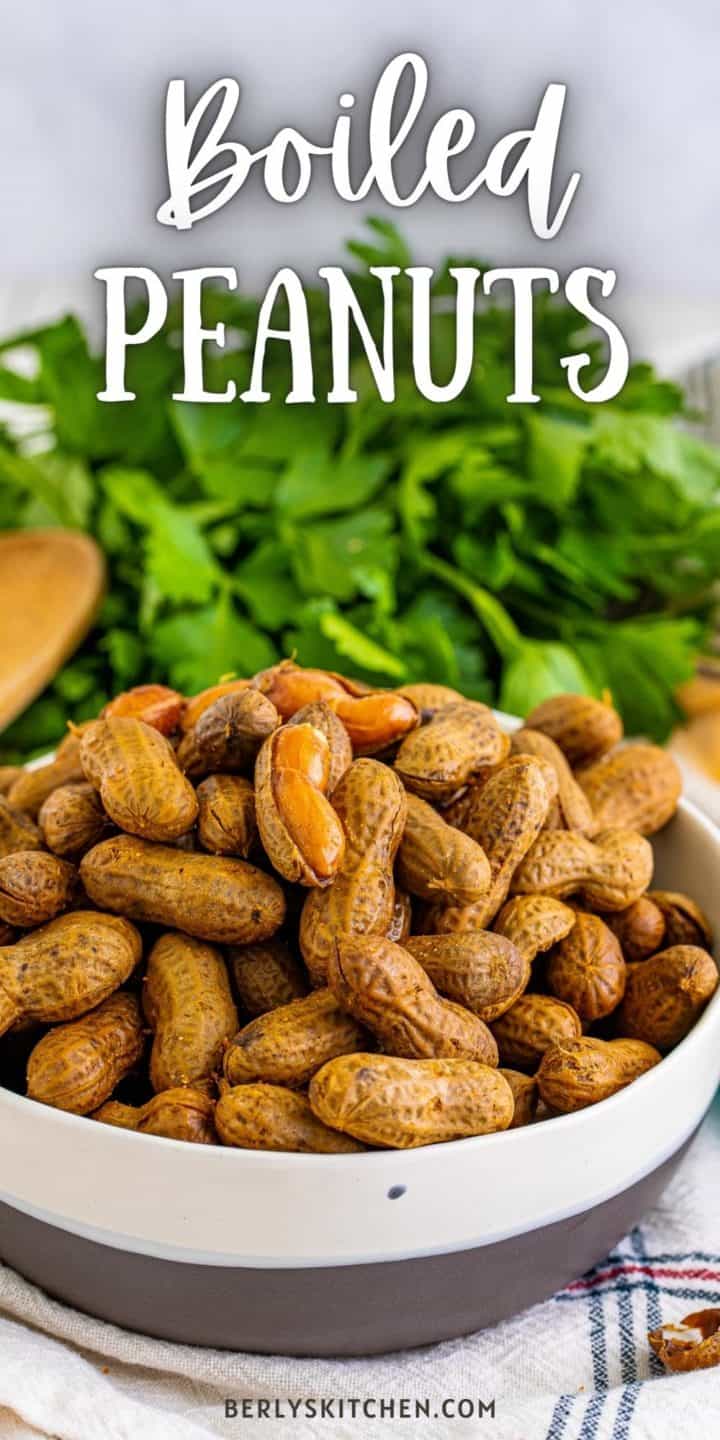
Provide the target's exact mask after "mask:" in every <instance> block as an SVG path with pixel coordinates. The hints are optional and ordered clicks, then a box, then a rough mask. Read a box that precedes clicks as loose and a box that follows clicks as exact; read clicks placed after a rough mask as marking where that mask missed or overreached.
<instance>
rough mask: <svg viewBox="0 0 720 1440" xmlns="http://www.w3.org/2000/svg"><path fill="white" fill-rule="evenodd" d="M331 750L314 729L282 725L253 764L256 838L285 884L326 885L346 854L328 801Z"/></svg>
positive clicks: (319, 733) (334, 813)
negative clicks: (258, 833)
mask: <svg viewBox="0 0 720 1440" xmlns="http://www.w3.org/2000/svg"><path fill="white" fill-rule="evenodd" d="M329 779H330V746H329V745H328V742H327V740H326V738H325V736H324V734H323V733H322V731H321V730H316V729H315V727H314V726H313V725H296V726H285V725H284V726H283V727H282V728H281V729H280V730H276V731H275V733H274V734H273V735H270V736H269V737H268V739H267V740H266V741H265V744H264V745H263V747H262V749H261V751H260V754H259V755H258V758H257V763H256V765H255V802H256V813H257V822H258V829H259V831H260V839H261V840H262V843H263V848H264V850H265V853H266V854H267V856H268V858H269V859H270V861H271V862H272V865H273V867H274V869H275V870H277V871H278V872H279V873H280V874H281V875H282V876H284V878H285V879H286V880H290V881H291V882H295V883H299V884H300V885H306V886H315V885H318V886H324V885H329V884H330V883H331V881H332V880H333V879H334V878H335V876H336V874H337V873H338V870H339V869H340V866H341V864H342V861H343V857H344V854H345V832H344V830H343V827H342V823H341V820H340V818H339V816H338V815H337V814H336V812H335V810H334V809H333V807H332V805H331V804H330V801H329V800H328V798H327V795H326V791H327V788H328V783H329Z"/></svg>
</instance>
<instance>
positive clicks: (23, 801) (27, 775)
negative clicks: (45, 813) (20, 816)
mask: <svg viewBox="0 0 720 1440" xmlns="http://www.w3.org/2000/svg"><path fill="white" fill-rule="evenodd" d="M80 738H81V734H80V731H78V732H77V734H71V735H66V736H65V738H64V740H62V741H61V743H60V745H58V748H57V753H56V755H55V759H54V760H49V761H48V762H47V764H45V765H38V766H37V767H36V768H35V769H33V770H23V771H22V772H21V774H20V775H19V776H18V778H17V780H16V781H15V782H14V784H12V785H11V786H10V789H9V790H8V793H7V799H8V803H9V804H10V805H11V806H12V807H13V809H15V810H22V811H23V812H24V814H25V815H29V816H31V818H32V819H33V820H35V819H37V816H38V813H39V811H40V809H41V807H42V806H43V804H44V803H45V801H46V800H47V798H48V795H52V792H53V790H57V788H58V785H70V784H73V783H75V782H76V781H80V780H84V779H85V776H84V775H83V771H82V766H81V764H80ZM26 849H30V846H26Z"/></svg>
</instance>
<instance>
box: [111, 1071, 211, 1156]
mask: <svg viewBox="0 0 720 1440" xmlns="http://www.w3.org/2000/svg"><path fill="white" fill-rule="evenodd" d="M214 1112H215V1102H214V1101H213V1100H212V1099H211V1098H210V1096H209V1095H206V1094H205V1092H204V1091H203V1090H199V1089H198V1088H197V1086H191V1085H182V1086H177V1087H176V1088H175V1089H172V1090H165V1091H163V1093H162V1094H161V1095H153V1097H152V1099H151V1100H148V1101H147V1103H146V1104H145V1105H121V1104H120V1103H119V1102H118V1101H117V1100H108V1101H106V1103H105V1104H104V1105H101V1106H100V1109H99V1110H96V1111H95V1113H94V1115H93V1116H92V1118H93V1120H99V1121H100V1122H101V1123H102V1124H103V1125H115V1126H117V1127H118V1128H119V1129H121V1130H135V1131H136V1132H137V1134H138V1135H159V1136H161V1137H162V1139H164V1140H184V1141H186V1142H188V1143H189V1144H192V1145H215V1144H216V1143H217V1138H216V1135H215V1126H214V1123H213V1116H214Z"/></svg>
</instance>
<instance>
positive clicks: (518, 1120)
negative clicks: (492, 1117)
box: [498, 1069, 540, 1130]
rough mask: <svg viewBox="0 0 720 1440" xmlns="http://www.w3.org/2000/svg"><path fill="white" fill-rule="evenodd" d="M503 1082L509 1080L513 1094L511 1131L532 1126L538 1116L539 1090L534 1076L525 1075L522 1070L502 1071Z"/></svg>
mask: <svg viewBox="0 0 720 1440" xmlns="http://www.w3.org/2000/svg"><path fill="white" fill-rule="evenodd" d="M498 1073H499V1074H500V1075H502V1077H503V1080H507V1083H508V1085H509V1086H510V1089H511V1090H512V1092H513V1099H514V1101H515V1111H514V1114H513V1118H512V1125H511V1126H510V1129H511V1130H520V1129H522V1127H523V1126H524V1125H532V1122H533V1120H534V1119H535V1116H536V1114H537V1107H538V1100H539V1098H540V1097H539V1094H538V1088H537V1081H536V1079H535V1076H534V1075H523V1074H522V1073H521V1071H520V1070H502V1069H501V1070H500V1071H499V1072H498Z"/></svg>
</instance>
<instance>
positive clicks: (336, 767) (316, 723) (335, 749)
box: [286, 700, 353, 796]
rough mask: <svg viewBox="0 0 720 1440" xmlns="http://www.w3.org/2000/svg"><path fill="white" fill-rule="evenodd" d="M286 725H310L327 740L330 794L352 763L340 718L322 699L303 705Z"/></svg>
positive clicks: (346, 737)
mask: <svg viewBox="0 0 720 1440" xmlns="http://www.w3.org/2000/svg"><path fill="white" fill-rule="evenodd" d="M286 724H287V725H312V726H313V728H314V729H315V730H319V731H320V732H321V733H322V734H323V735H324V736H325V739H326V740H327V743H328V751H329V760H330V769H329V774H328V781H327V794H328V795H329V796H330V795H332V793H333V790H334V789H335V786H336V785H338V784H339V782H340V781H341V780H342V777H343V775H344V774H345V771H346V770H349V768H350V766H351V765H352V759H353V749H352V745H351V743H350V736H349V735H348V732H347V730H346V729H345V726H344V725H343V723H342V720H340V719H339V717H338V716H337V715H336V714H335V711H334V710H332V709H331V708H330V706H329V705H326V704H325V701H324V700H316V701H314V702H313V704H311V705H303V706H301V708H300V709H299V710H296V711H295V714H294V715H292V716H291V718H290V719H289V720H288V721H286Z"/></svg>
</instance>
